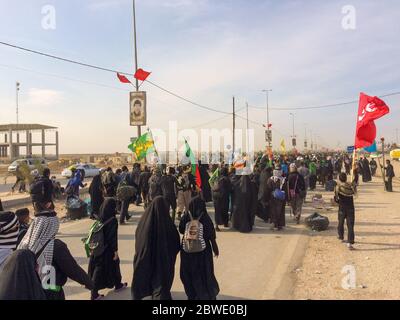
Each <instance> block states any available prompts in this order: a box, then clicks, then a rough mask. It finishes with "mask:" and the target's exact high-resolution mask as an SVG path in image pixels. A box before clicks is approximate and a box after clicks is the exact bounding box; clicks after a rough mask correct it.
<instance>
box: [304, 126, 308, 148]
mask: <svg viewBox="0 0 400 320" xmlns="http://www.w3.org/2000/svg"><path fill="white" fill-rule="evenodd" d="M307 147H308V145H307V123H305V124H304V150H306V149H307Z"/></svg>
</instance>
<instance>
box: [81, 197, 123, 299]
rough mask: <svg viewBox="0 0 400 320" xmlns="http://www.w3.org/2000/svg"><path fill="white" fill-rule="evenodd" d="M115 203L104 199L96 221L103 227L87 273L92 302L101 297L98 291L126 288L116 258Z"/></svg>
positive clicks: (117, 258)
mask: <svg viewBox="0 0 400 320" xmlns="http://www.w3.org/2000/svg"><path fill="white" fill-rule="evenodd" d="M116 212H117V202H116V200H115V199H114V198H105V199H104V202H103V204H102V205H101V208H100V212H99V216H98V220H99V222H100V223H101V224H102V225H103V226H102V227H101V228H100V229H101V231H100V232H101V233H102V234H101V236H100V237H99V235H96V239H97V243H98V244H100V247H99V248H100V250H98V249H95V250H94V251H93V252H92V253H91V254H90V259H89V269H88V273H89V276H90V277H91V279H92V281H93V284H94V286H93V289H92V294H91V299H92V300H99V299H101V298H103V297H104V296H103V295H100V294H99V290H102V289H105V288H110V289H111V288H114V291H116V292H118V291H120V290H122V289H125V288H126V287H127V285H128V284H127V283H122V282H121V279H122V276H121V270H120V260H119V256H118V221H117V218H116V217H115V214H116Z"/></svg>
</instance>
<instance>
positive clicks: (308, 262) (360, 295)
mask: <svg viewBox="0 0 400 320" xmlns="http://www.w3.org/2000/svg"><path fill="white" fill-rule="evenodd" d="M394 166H395V173H396V175H397V178H396V179H395V180H394V185H393V189H394V191H395V192H393V193H388V192H385V191H384V190H383V181H382V178H381V177H379V176H378V177H374V178H373V181H372V182H369V183H365V184H364V183H362V182H361V183H360V186H359V188H358V196H357V198H356V199H355V206H356V223H355V235H356V239H355V241H356V244H355V245H354V247H355V250H354V251H350V250H349V249H348V248H347V247H346V245H345V244H343V243H341V242H340V241H339V240H338V239H337V231H336V228H337V208H335V209H334V210H331V211H329V212H323V214H325V215H327V216H328V217H329V220H330V227H329V230H328V231H324V232H321V233H317V232H316V233H315V232H311V233H310V235H311V237H310V241H309V245H308V248H307V250H306V254H305V256H304V259H303V264H302V266H300V267H298V268H297V269H296V270H293V273H295V274H296V275H297V280H296V283H295V289H294V292H293V299H313V300H316V299H357V300H359V299H399V298H400V263H399V262H400V258H399V252H400V242H399V239H400V238H399V236H400V212H399V207H400V179H399V177H398V176H400V163H398V162H397V163H394ZM360 180H361V179H360ZM323 194H324V198H325V199H329V198H331V197H332V194H331V193H328V192H324V193H323ZM321 213H322V212H321ZM345 266H353V267H354V270H355V288H351V289H344V288H343V287H342V281H343V278H345V279H344V280H346V278H348V277H349V273H346V270H351V269H350V268H351V267H345ZM343 267H345V270H343V271H344V272H343V273H342V269H343ZM344 282H345V283H348V282H346V281H344Z"/></svg>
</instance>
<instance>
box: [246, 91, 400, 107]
mask: <svg viewBox="0 0 400 320" xmlns="http://www.w3.org/2000/svg"><path fill="white" fill-rule="evenodd" d="M399 94H400V91H398V92H392V93H388V94H383V95H380V96H378V97H379V98H385V97H391V96H396V95H399ZM354 103H358V100H352V101H347V102H342V103H335V104H326V105H321V106H312V107H309V106H305V107H282V108H278V107H274V108H270V109H271V110H277V111H288V110H311V109H324V108H332V107H339V106H345V105H349V104H354ZM249 107H250V108H253V109H259V110H264V109H265V108H263V107H255V106H249Z"/></svg>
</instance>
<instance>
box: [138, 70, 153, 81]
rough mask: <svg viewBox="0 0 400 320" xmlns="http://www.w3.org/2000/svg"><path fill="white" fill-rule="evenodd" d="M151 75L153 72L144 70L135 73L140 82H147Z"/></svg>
mask: <svg viewBox="0 0 400 320" xmlns="http://www.w3.org/2000/svg"><path fill="white" fill-rule="evenodd" d="M150 74H151V72H148V71H144V70H143V69H137V71H136V72H135V78H136V79H138V80H140V81H145V80H146V79H147V78H148V77H149V75H150Z"/></svg>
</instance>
